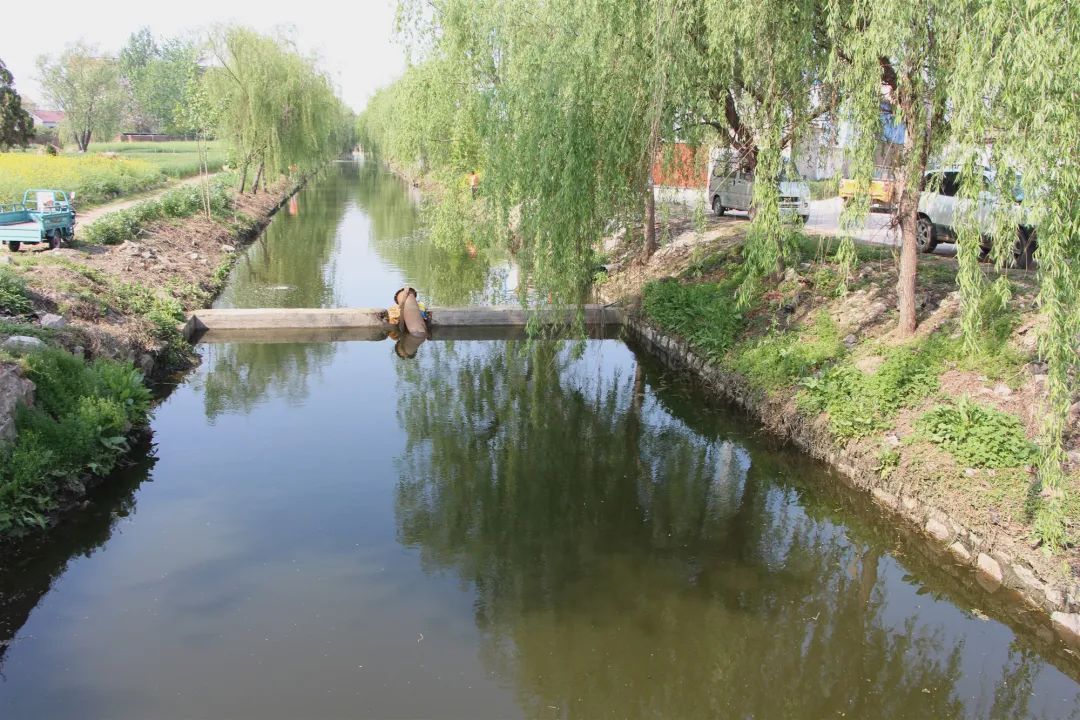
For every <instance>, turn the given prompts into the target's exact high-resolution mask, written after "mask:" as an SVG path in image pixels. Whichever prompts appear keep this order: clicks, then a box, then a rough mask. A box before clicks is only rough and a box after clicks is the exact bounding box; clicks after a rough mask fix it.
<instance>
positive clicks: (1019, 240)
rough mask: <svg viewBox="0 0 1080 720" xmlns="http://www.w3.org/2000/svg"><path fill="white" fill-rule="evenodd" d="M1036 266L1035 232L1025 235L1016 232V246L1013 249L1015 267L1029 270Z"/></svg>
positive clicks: (1019, 230) (1020, 231) (1020, 230)
mask: <svg viewBox="0 0 1080 720" xmlns="http://www.w3.org/2000/svg"><path fill="white" fill-rule="evenodd" d="M1033 265H1035V231H1034V230H1032V231H1031V232H1029V233H1025V232H1024V231H1023V230H1022V229H1018V230H1017V231H1016V245H1015V246H1014V247H1013V267H1016V268H1020V269H1021V270H1028V269H1030V268H1031V267H1032V266H1033Z"/></svg>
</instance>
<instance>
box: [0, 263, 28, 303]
mask: <svg viewBox="0 0 1080 720" xmlns="http://www.w3.org/2000/svg"><path fill="white" fill-rule="evenodd" d="M31 309H32V308H31V307H30V298H29V297H28V296H27V294H26V281H25V280H24V279H23V278H22V277H20V276H19V275H17V274H15V273H14V272H13V271H11V270H9V269H8V268H5V267H0V315H26V314H27V313H29V312H30V311H31Z"/></svg>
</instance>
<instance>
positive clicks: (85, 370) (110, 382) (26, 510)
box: [0, 348, 151, 535]
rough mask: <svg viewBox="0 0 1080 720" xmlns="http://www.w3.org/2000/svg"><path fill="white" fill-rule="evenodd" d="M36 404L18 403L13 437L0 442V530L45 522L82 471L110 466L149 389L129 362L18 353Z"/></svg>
mask: <svg viewBox="0 0 1080 720" xmlns="http://www.w3.org/2000/svg"><path fill="white" fill-rule="evenodd" d="M22 364H23V369H24V372H25V373H26V376H27V377H28V378H29V379H30V380H32V381H33V382H34V384H35V387H36V390H35V399H36V401H35V404H34V406H33V407H29V408H20V410H19V413H18V415H17V417H16V427H17V430H18V435H17V436H16V439H15V441H14V443H11V444H8V445H6V446H3V447H0V535H10V534H20V533H23V532H25V531H26V530H27V529H29V528H32V527H43V526H44V524H45V520H46V517H47V515H48V513H49V512H50V511H52V510H54V509H55V508H56V507H57V506H58V504H59V501H60V499H61V498H62V497H63V496H64V495H65V494H69V493H77V492H78V490H79V489H81V483H80V482H79V480H80V477H81V476H82V475H84V474H86V473H87V472H90V473H93V474H95V475H103V474H105V473H107V472H109V471H110V470H111V469H112V468H113V467H114V466H115V464H116V461H117V460H118V458H119V457H120V455H121V454H122V453H124V452H125V451H126V450H127V448H128V445H127V440H126V436H127V433H128V432H129V431H130V430H131V428H132V427H133V426H139V425H143V424H145V422H146V417H147V412H148V411H149V409H150V400H151V396H150V391H149V390H148V389H147V388H146V386H145V385H144V384H143V377H142V375H141V374H140V373H139V372H138V371H137V370H135V368H134V367H133V366H132V365H131V364H129V363H118V362H114V361H112V360H105V359H98V360H95V361H94V362H93V363H90V364H87V363H84V362H83V361H82V360H81V359H80V358H77V357H75V356H74V355H72V354H70V353H68V352H67V351H65V350H60V349H57V348H49V349H46V350H42V351H39V352H35V353H32V354H30V355H28V356H27V357H26V358H24V359H23V360H22Z"/></svg>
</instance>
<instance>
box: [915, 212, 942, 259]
mask: <svg viewBox="0 0 1080 720" xmlns="http://www.w3.org/2000/svg"><path fill="white" fill-rule="evenodd" d="M915 245H916V246H917V247H918V248H919V252H923V253H932V252H934V248H936V247H937V238H936V237H935V236H934V225H933V223H931V222H930V220H929V219H927V218H925V217H920V218H919V223H918V225H916V226H915Z"/></svg>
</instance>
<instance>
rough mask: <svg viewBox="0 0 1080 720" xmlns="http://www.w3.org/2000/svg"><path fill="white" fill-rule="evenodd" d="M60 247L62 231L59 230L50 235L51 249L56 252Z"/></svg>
mask: <svg viewBox="0 0 1080 720" xmlns="http://www.w3.org/2000/svg"><path fill="white" fill-rule="evenodd" d="M59 247H60V231H59V230H57V231H56V232H54V233H53V234H52V235H49V249H50V250H56V249H57V248H59Z"/></svg>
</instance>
